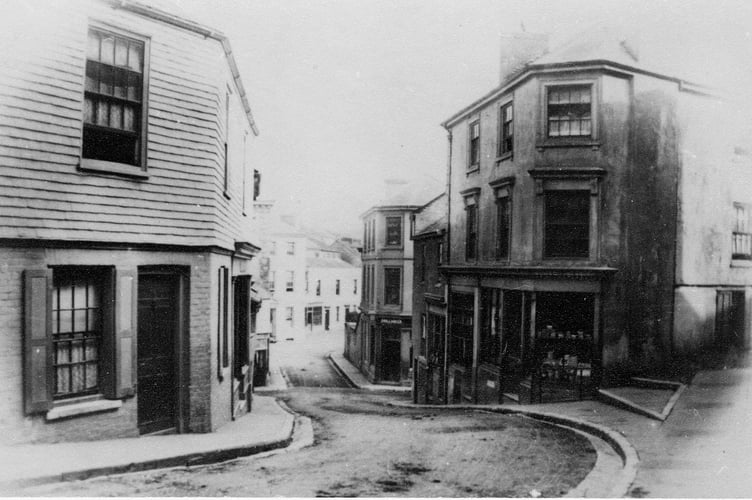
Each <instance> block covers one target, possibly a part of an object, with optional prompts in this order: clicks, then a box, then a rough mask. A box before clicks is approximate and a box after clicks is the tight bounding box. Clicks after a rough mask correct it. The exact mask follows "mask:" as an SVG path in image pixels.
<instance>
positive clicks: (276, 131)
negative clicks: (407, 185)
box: [169, 0, 752, 237]
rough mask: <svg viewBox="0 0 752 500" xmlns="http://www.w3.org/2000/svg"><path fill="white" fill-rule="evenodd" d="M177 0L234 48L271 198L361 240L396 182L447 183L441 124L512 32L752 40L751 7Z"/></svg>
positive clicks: (477, 86) (474, 0)
mask: <svg viewBox="0 0 752 500" xmlns="http://www.w3.org/2000/svg"><path fill="white" fill-rule="evenodd" d="M169 1H171V2H172V3H173V4H175V5H176V6H177V7H178V8H179V9H180V10H182V14H183V15H185V16H186V17H189V18H191V19H193V20H195V21H197V22H199V23H201V24H204V25H207V26H210V27H213V28H216V29H218V30H219V31H222V32H223V33H225V34H226V35H227V36H228V37H229V39H230V43H231V44H232V47H233V51H234V56H235V58H236V61H237V64H238V67H239V69H240V72H241V77H242V79H243V83H244V86H245V87H246V91H247V93H248V98H249V101H250V104H251V107H252V109H253V114H254V117H255V120H256V122H257V125H258V127H259V130H260V135H259V136H258V137H257V138H256V141H254V144H253V145H252V146H251V149H250V156H251V158H252V162H253V163H254V165H253V167H254V168H257V169H258V170H260V171H261V172H262V198H263V199H272V200H275V202H276V204H277V206H278V208H279V209H280V211H282V212H285V213H290V214H295V215H296V216H297V217H298V220H299V221H301V222H302V223H305V224H307V225H309V226H311V227H314V228H317V229H328V230H332V231H336V232H339V233H342V234H346V235H351V236H355V237H358V236H359V235H360V233H361V232H362V230H361V224H360V221H359V219H358V216H359V215H360V214H361V213H363V212H364V211H365V210H367V209H368V208H369V207H370V206H372V205H373V204H374V203H376V202H377V201H378V199H379V198H380V197H381V196H382V194H383V193H384V180H385V179H395V178H399V179H407V180H411V181H414V182H420V183H435V184H436V185H437V186H441V185H442V184H443V182H444V180H445V176H446V165H447V154H448V148H447V137H446V131H445V130H444V129H443V128H442V127H441V126H440V123H441V122H442V121H443V120H445V119H446V118H448V117H449V116H451V115H452V114H454V113H455V112H457V111H459V110H460V109H461V108H463V107H464V106H466V105H468V104H470V103H471V102H472V101H474V100H475V99H477V98H479V97H480V96H482V95H484V94H485V93H487V92H489V91H490V90H492V89H493V88H494V87H496V86H497V85H498V84H499V51H500V40H501V35H502V34H505V33H514V32H520V31H523V30H524V31H527V32H538V33H541V32H545V33H549V34H550V36H551V38H550V40H551V42H552V44H555V43H557V42H559V41H561V40H564V39H566V38H568V37H571V36H572V35H574V34H576V33H577V32H578V31H580V30H582V29H584V28H585V27H587V26H592V25H594V24H595V25H597V24H599V23H603V22H611V23H613V22H614V21H616V22H620V21H619V20H621V19H624V20H625V21H624V22H625V23H626V22H627V21H626V20H627V19H631V20H632V22H636V23H638V24H639V23H641V22H645V21H647V20H651V19H656V18H661V19H663V20H664V22H666V24H667V26H673V27H677V28H678V27H682V26H683V27H685V28H686V27H688V26H690V25H696V26H697V28H692V29H690V30H688V31H689V32H690V33H696V34H697V39H696V41H699V47H700V48H702V49H704V50H705V51H706V52H708V53H709V54H710V56H709V57H711V58H712V57H713V56H714V55H715V54H721V53H726V52H728V51H727V50H726V48H727V47H728V45H729V44H728V42H727V40H726V34H727V33H729V32H734V33H736V34H741V37H742V38H744V36H745V33H746V37H747V38H746V41H749V33H747V32H746V30H747V27H751V28H750V29H752V24H748V23H747V22H746V21H748V20H750V19H752V16H750V8H751V7H752V5H751V4H752V2H746V3H745V2H743V1H735V2H730V1H729V2H709V1H706V2H703V1H692V0H687V1H683V2H668V1H660V0H653V1H652V2H647V1H642V2H638V1H623V0H620V1H608V0H605V1H593V0H561V1H556V2H554V1H546V2H544V1H534V0H533V1H505V0H495V1H486V0H454V1H448V0H399V1H398V0H276V1H272V0H169ZM716 42H717V43H716ZM750 55H752V53H751V54H750ZM749 60H752V59H748V61H749ZM439 189H440V188H439ZM437 194H438V193H437Z"/></svg>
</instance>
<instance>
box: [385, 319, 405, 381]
mask: <svg viewBox="0 0 752 500" xmlns="http://www.w3.org/2000/svg"><path fill="white" fill-rule="evenodd" d="M401 345H402V343H401V342H400V331H399V328H389V327H382V329H381V379H382V380H384V381H386V382H399V381H400V359H401V356H402V349H401Z"/></svg>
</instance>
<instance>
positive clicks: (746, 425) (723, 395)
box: [330, 353, 752, 498]
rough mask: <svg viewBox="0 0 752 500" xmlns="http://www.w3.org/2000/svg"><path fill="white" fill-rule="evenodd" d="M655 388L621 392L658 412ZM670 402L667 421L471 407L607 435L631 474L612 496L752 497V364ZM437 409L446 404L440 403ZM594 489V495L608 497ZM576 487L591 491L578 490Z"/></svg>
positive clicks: (708, 378)
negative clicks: (651, 406) (750, 457)
mask: <svg viewBox="0 0 752 500" xmlns="http://www.w3.org/2000/svg"><path fill="white" fill-rule="evenodd" d="M330 359H331V360H332V362H333V363H334V364H335V365H337V366H338V368H339V371H340V373H342V374H344V375H345V376H346V377H348V378H349V379H350V382H351V383H352V384H353V385H354V386H355V387H361V388H363V389H371V390H375V389H379V390H381V389H382V387H383V386H378V387H374V386H369V384H368V382H367V380H366V379H365V377H363V376H362V375H361V374H360V372H358V370H357V369H356V368H355V367H354V366H353V365H352V364H351V363H350V362H349V361H348V360H347V359H346V358H344V356H342V355H340V354H335V353H332V354H330ZM656 392H657V391H656V390H655V389H654V388H640V387H630V388H628V389H625V390H624V391H622V395H624V396H625V397H628V399H630V400H632V401H634V402H635V403H636V406H642V407H649V406H650V405H655V404H657V405H658V406H657V407H655V408H654V410H655V411H654V413H661V409H662V407H663V400H662V399H661V398H660V397H659V395H657V394H656ZM664 399H665V400H671V399H672V398H670V397H665V398H664ZM671 404H672V405H673V406H672V407H671V411H670V413H668V416H667V418H666V419H665V421H660V420H657V419H654V418H649V417H647V416H645V415H644V414H640V413H639V412H635V411H629V410H627V409H623V408H620V407H617V406H614V405H611V404H606V403H604V402H601V401H596V400H589V401H574V402H567V403H549V404H542V405H517V404H506V405H492V406H485V407H478V406H473V408H484V409H488V410H491V411H511V412H515V413H522V414H529V415H531V416H536V417H543V418H542V419H543V420H548V421H550V422H552V423H559V424H564V425H569V426H570V427H573V428H575V429H580V430H583V431H585V432H586V433H589V434H595V435H596V436H598V437H600V438H605V440H606V441H607V442H609V444H610V445H611V446H612V447H613V448H614V449H616V451H617V452H618V453H619V454H620V455H622V456H621V458H622V461H623V463H624V469H625V470H623V471H622V477H627V478H629V479H628V482H627V483H626V484H624V483H622V484H621V485H617V486H620V487H621V491H620V492H618V493H616V494H615V496H632V497H659V498H733V497H737V498H738V497H746V498H749V497H750V496H752V473H751V472H750V471H751V470H752V469H750V467H749V459H748V457H749V456H750V454H751V453H752V424H751V422H752V368H734V369H727V370H708V371H701V372H699V373H698V374H697V375H695V377H694V379H693V380H692V383H691V384H690V385H689V386H687V387H686V388H683V390H682V391H681V392H680V397H678V398H673V400H672V401H671ZM442 407H443V408H446V406H439V407H437V408H442ZM567 422H569V423H568V424H567ZM619 448H621V450H619ZM600 453H601V452H600V450H599V454H600ZM596 477H597V475H596ZM601 479H602V480H604V481H608V480H611V481H612V482H617V483H618V482H619V481H620V479H619V478H616V479H615V478H613V477H612V478H608V477H605V478H604V477H601ZM616 489H617V490H618V489H619V487H617V488H616ZM599 491H600V493H599V495H597V496H611V495H607V494H605V493H604V492H603V490H602V489H600V490H599ZM612 491H614V490H612ZM578 492H579V493H581V496H591V495H589V494H588V492H586V491H583V490H581V489H579V490H578Z"/></svg>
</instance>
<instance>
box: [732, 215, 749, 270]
mask: <svg viewBox="0 0 752 500" xmlns="http://www.w3.org/2000/svg"><path fill="white" fill-rule="evenodd" d="M734 215H735V222H734V231H733V233H732V238H733V242H732V245H733V249H732V254H731V258H732V259H740V260H752V220H750V216H751V215H752V205H747V204H744V203H734Z"/></svg>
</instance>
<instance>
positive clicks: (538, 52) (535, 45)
mask: <svg viewBox="0 0 752 500" xmlns="http://www.w3.org/2000/svg"><path fill="white" fill-rule="evenodd" d="M547 50H548V35H545V34H542V33H507V34H502V35H501V58H500V62H501V69H500V72H499V82H500V83H504V82H505V81H506V80H507V79H508V78H509V77H510V76H512V75H514V74H515V73H517V72H518V71H519V70H521V69H522V68H523V67H524V66H525V65H526V64H527V63H529V62H530V61H532V60H533V59H537V58H538V57H540V56H542V55H543V54H545V53H546V51H547Z"/></svg>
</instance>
